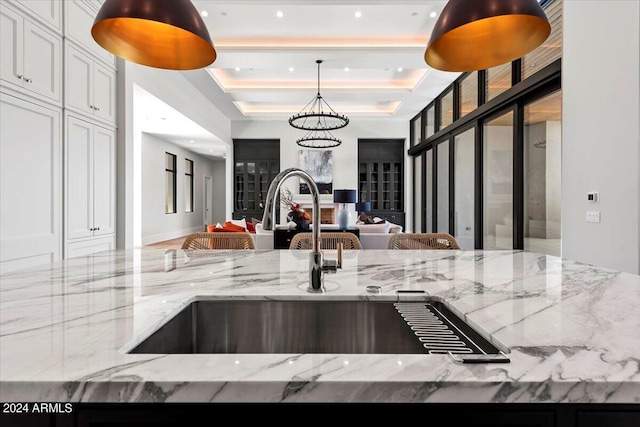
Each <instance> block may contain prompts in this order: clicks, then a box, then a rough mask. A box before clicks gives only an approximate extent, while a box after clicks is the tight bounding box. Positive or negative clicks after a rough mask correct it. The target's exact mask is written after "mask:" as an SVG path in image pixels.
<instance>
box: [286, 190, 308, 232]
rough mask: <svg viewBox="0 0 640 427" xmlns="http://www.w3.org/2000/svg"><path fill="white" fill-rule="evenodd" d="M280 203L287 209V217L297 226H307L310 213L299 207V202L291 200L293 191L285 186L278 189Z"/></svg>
mask: <svg viewBox="0 0 640 427" xmlns="http://www.w3.org/2000/svg"><path fill="white" fill-rule="evenodd" d="M280 204H281V205H282V206H283V207H286V208H288V209H289V211H290V212H289V214H288V215H287V218H288V219H289V220H290V221H293V222H295V223H296V224H297V225H298V227H299V228H308V227H309V221H311V215H309V214H308V213H307V212H306V211H305V210H304V209H302V208H301V207H300V203H296V202H295V201H294V200H293V193H291V190H289V189H288V188H287V187H283V188H282V189H281V190H280Z"/></svg>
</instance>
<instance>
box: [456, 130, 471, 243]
mask: <svg viewBox="0 0 640 427" xmlns="http://www.w3.org/2000/svg"><path fill="white" fill-rule="evenodd" d="M475 139H476V130H475V128H471V129H469V130H467V131H465V132H463V133H461V134H460V135H457V136H456V137H455V139H454V141H455V150H454V153H455V165H454V187H455V191H454V197H455V210H454V218H453V220H454V229H453V235H454V236H455V238H456V240H457V241H458V245H459V246H460V248H461V249H464V250H471V249H474V248H475V244H474V228H475V227H474V218H475V215H474V213H475V208H474V206H475V179H474V176H475V156H474V154H475Z"/></svg>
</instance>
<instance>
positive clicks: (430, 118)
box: [424, 104, 436, 138]
mask: <svg viewBox="0 0 640 427" xmlns="http://www.w3.org/2000/svg"><path fill="white" fill-rule="evenodd" d="M435 111H436V109H435V107H434V106H433V104H432V105H431V106H430V107H429V108H428V109H427V115H426V117H425V120H424V137H425V138H429V137H430V136H431V135H433V134H434V133H436V114H435Z"/></svg>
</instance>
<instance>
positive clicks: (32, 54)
mask: <svg viewBox="0 0 640 427" xmlns="http://www.w3.org/2000/svg"><path fill="white" fill-rule="evenodd" d="M23 57H24V76H25V80H24V81H25V82H26V83H25V87H26V88H27V89H29V90H32V91H34V92H36V93H38V94H40V95H42V96H46V97H47V98H50V99H52V100H54V101H61V98H60V93H61V90H60V89H61V87H62V83H61V82H62V61H61V58H62V38H61V37H59V36H55V35H53V34H51V33H49V32H48V31H45V30H43V29H42V28H40V27H38V26H36V25H35V24H33V23H31V22H29V21H27V20H25V21H24V55H23Z"/></svg>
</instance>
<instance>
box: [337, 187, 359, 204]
mask: <svg viewBox="0 0 640 427" xmlns="http://www.w3.org/2000/svg"><path fill="white" fill-rule="evenodd" d="M357 201H358V198H357V194H356V190H333V203H355V202H357Z"/></svg>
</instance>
